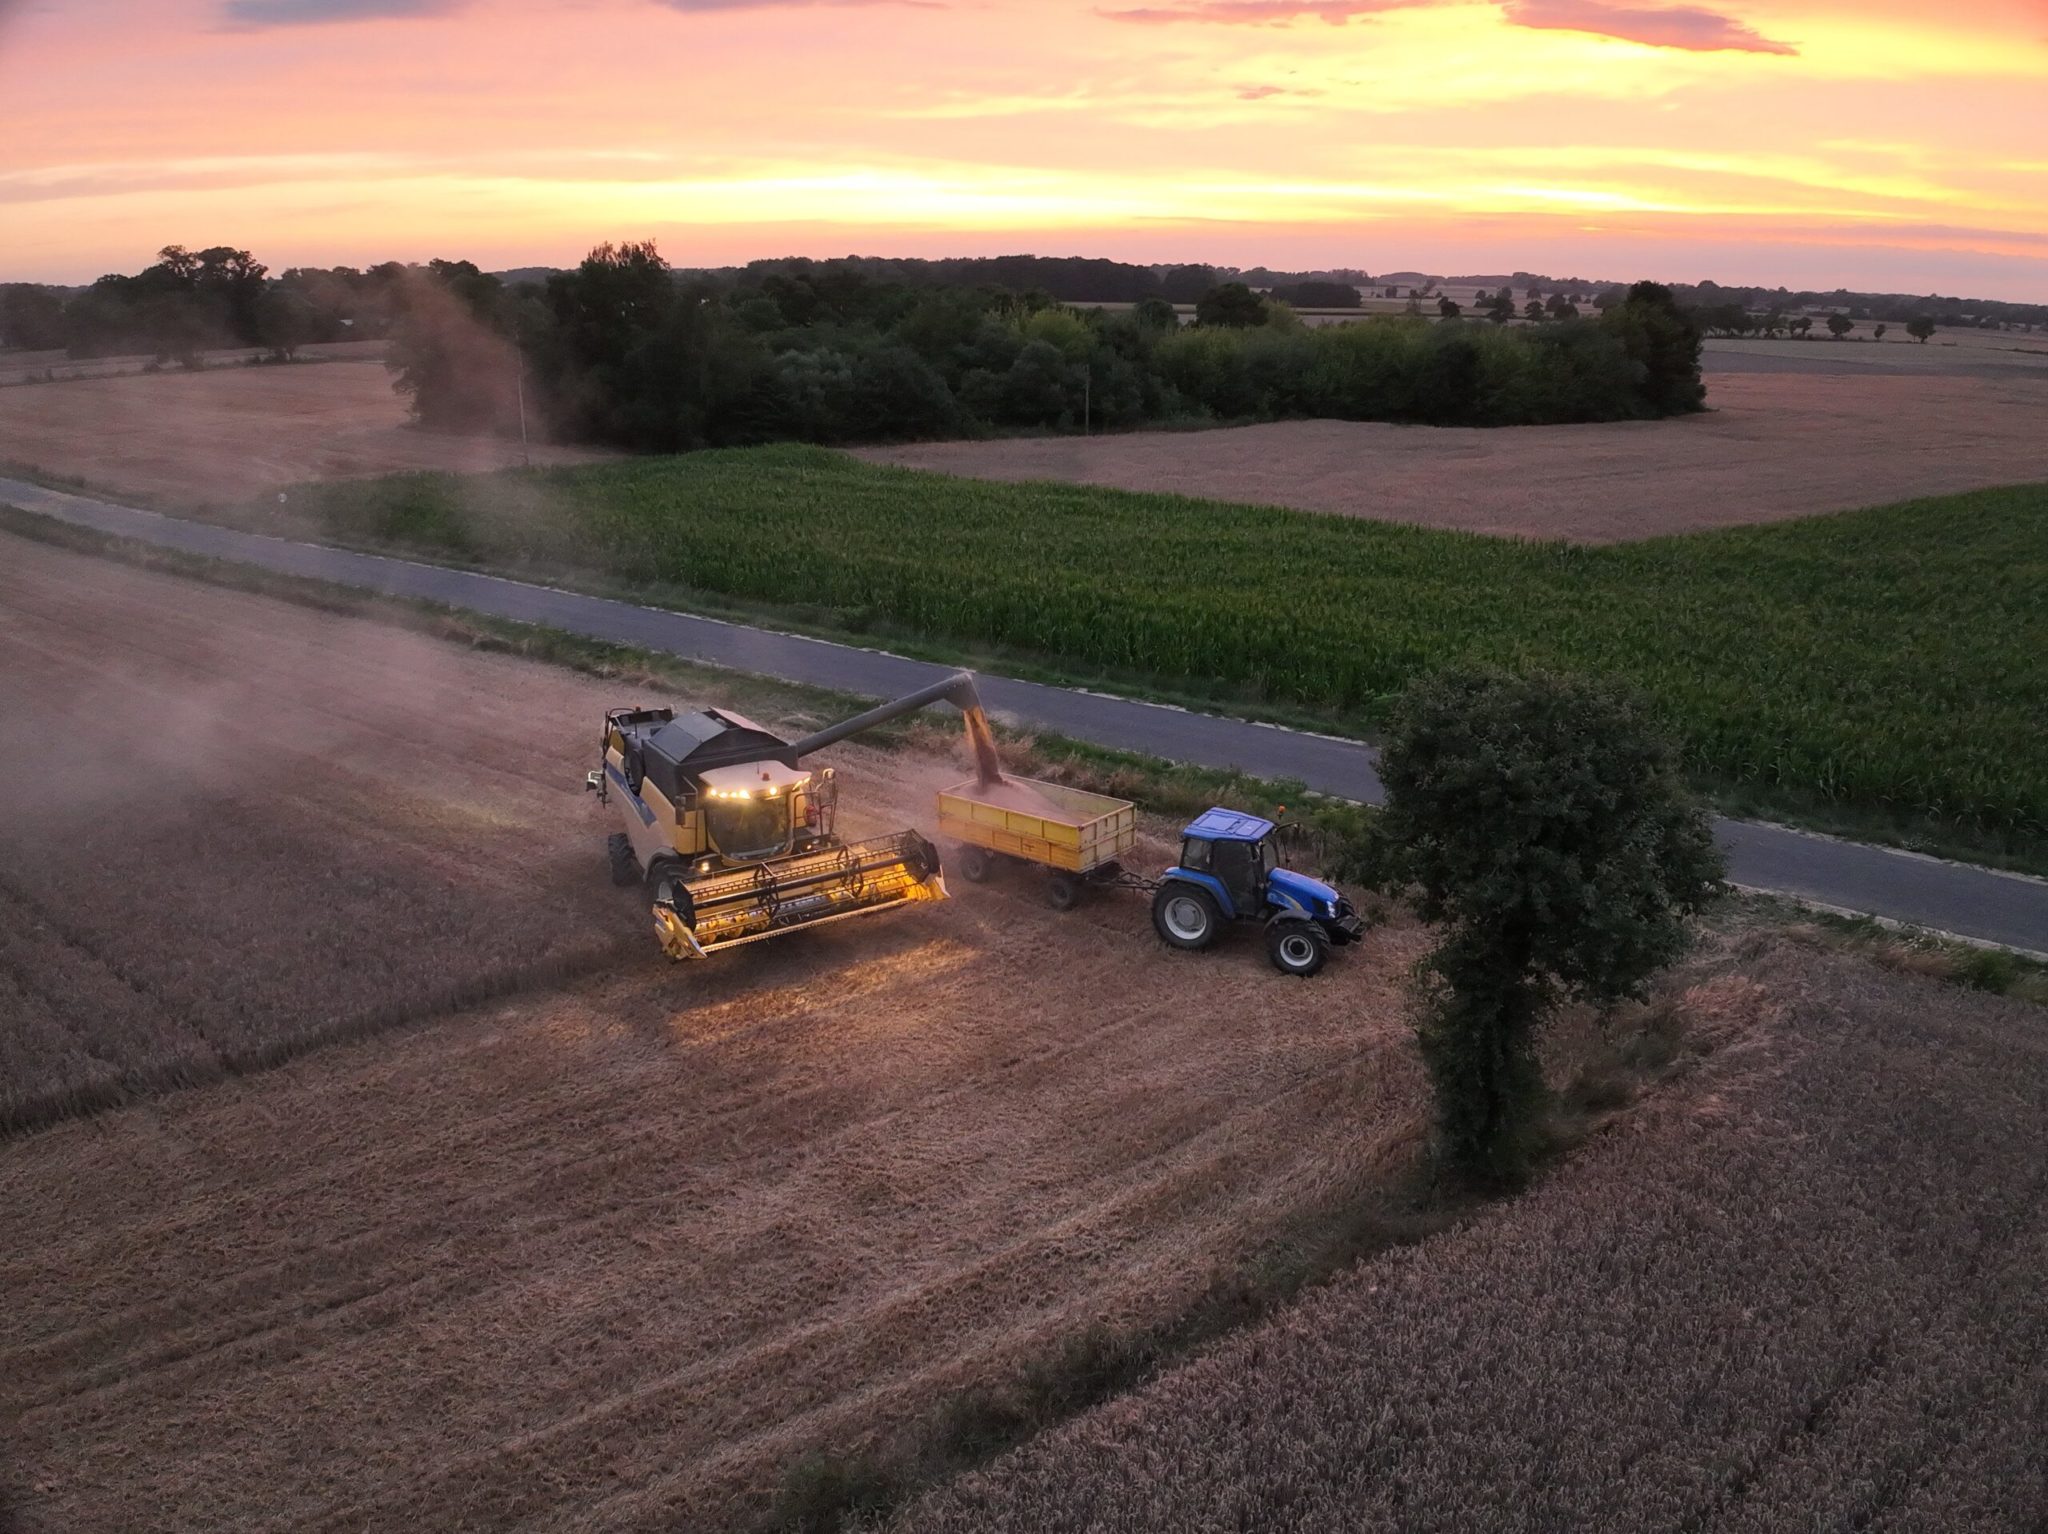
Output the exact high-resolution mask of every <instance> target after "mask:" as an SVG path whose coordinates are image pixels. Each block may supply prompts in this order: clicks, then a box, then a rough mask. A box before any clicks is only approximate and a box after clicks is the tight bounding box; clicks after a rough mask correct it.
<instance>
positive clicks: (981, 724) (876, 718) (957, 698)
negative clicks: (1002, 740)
mask: <svg viewBox="0 0 2048 1534" xmlns="http://www.w3.org/2000/svg"><path fill="white" fill-rule="evenodd" d="M934 703H950V704H952V705H953V707H955V708H957V709H958V710H960V718H961V720H962V721H963V722H964V723H965V724H966V726H967V743H968V744H969V745H970V746H972V747H973V748H974V770H975V775H976V776H977V777H978V778H979V779H980V780H981V781H982V782H983V783H1000V782H1001V781H1002V780H1003V768H1002V763H1001V761H1000V760H999V759H998V758H997V756H996V737H995V732H994V731H993V730H991V729H990V728H989V723H988V714H987V713H986V712H985V711H984V710H983V709H982V706H981V693H980V691H979V690H978V689H976V687H975V685H974V676H973V673H971V672H967V671H956V672H954V673H953V674H952V675H951V676H949V677H946V678H944V679H942V680H940V681H937V682H934V683H932V684H931V686H929V687H921V688H919V689H918V690H917V691H916V692H913V693H906V694H905V695H904V696H902V697H900V698H898V699H896V700H895V702H893V703H883V704H880V705H878V706H876V707H874V708H871V709H869V710H868V711H867V712H866V713H864V714H855V715H854V716H853V717H852V718H851V719H843V720H841V721H840V722H839V723H838V724H835V725H830V726H828V727H827V728H825V729H822V730H820V731H818V732H817V733H816V734H815V735H806V736H805V737H804V738H803V739H802V740H800V741H798V742H797V743H796V744H795V745H794V746H791V747H790V748H789V752H790V754H789V758H788V760H789V764H790V765H791V766H792V767H794V766H795V765H796V764H797V763H798V762H800V761H801V760H802V759H803V758H805V757H807V756H809V755H810V754H811V753H812V752H814V751H822V750H824V749H825V748H826V747H827V746H830V745H836V744H837V743H838V742H840V741H842V740H845V739H846V738H847V737H848V736H849V735H858V734H860V732H861V731H863V730H872V729H873V728H874V727H875V726H876V725H878V724H887V723H888V722H889V721H890V720H892V719H901V718H902V717H903V716H904V715H906V714H914V713H916V712H917V711H918V710H919V709H921V708H926V707H929V706H930V705H931V704H934Z"/></svg>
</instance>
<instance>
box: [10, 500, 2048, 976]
mask: <svg viewBox="0 0 2048 1534" xmlns="http://www.w3.org/2000/svg"><path fill="white" fill-rule="evenodd" d="M0 503H4V504H7V505H12V506H16V507H19V508H21V509H22V510H24V511H30V512H35V513H38V514H40V515H43V516H48V517H53V518H55V519H57V520H59V521H63V522H69V523H72V524H75V525H77V526H80V527H88V528H94V529H97V530H98V531H100V532H104V533H112V534H116V535H118V536H121V537H124V538H134V539H138V540H140V541H142V542H145V543H151V544H156V545H159V546H161V547H165V548H173V549H181V550H183V551H185V552H187V553H191V554H201V555H208V556H211V557H213V558H217V559H227V560H234V561H237V562H239V563H242V564H247V565H254V566H258V567H260V568H262V569H265V570H272V571H277V572H280V573H282V574H287V575H298V576H306V577H310V578H312V579H315V580H323V581H332V582H334V583H335V584H337V585H343V586H351V587H356V588H359V589H362V590H368V591H376V592H381V593H384V594H385V595H387V596H397V597H410V598H417V599H422V600H425V601H429V602H438V603H442V604H445V605H447V606H450V607H458V608H465V609H468V610H470V611H473V612H479V613H487V614H490V615H491V616H493V617H498V618H508V619H512V620H514V621H516V622H521V623H535V624H543V625H546V626H547V627H550V628H556V629H561V630H564V631H565V632H568V633H572V634H580V635H583V636H585V637H587V638H591V639H599V640H605V641H609V642H612V643H617V644H629V645H634V646H638V647H639V648H642V649H647V650H658V651H665V652H667V653H669V654H673V655H679V656H682V657H684V658H686V659H689V660H695V661H702V662H705V663H708V664H710V665H715V666H723V667H727V668H730V669H732V670H735V671H745V672H752V673H755V674H757V675H764V676H774V677H780V678H783V679H784V680H787V681H792V682H804V683H809V684H811V685H813V686H819V687H831V688H836V689H838V690H840V691H843V692H850V693H857V694H861V695H864V696H868V697H875V698H887V697H894V696H897V695H899V694H901V693H905V692H909V691H911V690H913V689H915V688H917V687H921V686H923V685H924V684H926V683H927V682H930V681H933V680H935V679H937V678H938V677H939V676H941V675H943V674H945V672H946V671H947V670H948V669H949V668H947V667H944V666H938V665H933V664H930V663H928V662H924V661H914V660H906V659H904V658H903V657H902V656H898V655H889V654H886V653H884V652H881V651H877V650H863V649H856V648H854V647H852V646H850V645H839V644H830V643H827V642H826V641H824V640H819V639H806V638H803V637H801V636H798V635H793V634H778V633H775V632H773V631H771V630H767V629H758V628H749V627H746V626H744V625H741V624H733V623H724V622H721V621H719V620H717V619H714V618H698V617H692V616H690V615H689V614H686V613H675V612H667V611H664V610H661V609H657V608H649V607H636V606H634V605H632V604H631V603H628V602H615V601H609V600H606V599H604V598H602V597H591V596H584V595H581V594H579V593H576V592H571V591H559V590H556V589H555V588H553V587H549V586H536V585H531V584H528V583H526V582H523V581H511V580H505V579H503V578H501V577H498V576H493V575H478V574H474V573H472V572H470V571H466V570H448V569H443V568H441V567H440V566H438V565H424V564H415V563H413V562H411V561H409V560H402V559H389V558H385V557H383V556H380V555H374V554H356V553H350V552H347V551H345V550H342V549H330V548H323V547H321V546H319V545H317V544H308V543H294V542H290V541H288V540H286V539H282V538H270V537H264V536H262V535H260V534H255V533H245V532H237V531H235V530H233V529H230V528H224V527H213V526H210V525H208V524H206V523H203V522H189V521H185V520H183V519H181V518H177V517H167V516H164V515H162V514H161V513H158V512H152V511H139V510H136V509H134V508H132V507H126V506H117V505H113V504H112V503H110V502H107V501H99V500H93V499H91V498H89V497H85V496H79V495H71V494H67V493H65V492H62V491H56V490H47V489H44V488H43V487H42V486H40V485H32V484H28V483H25V482H23V481H20V480H11V479H0ZM0 547H4V546H0ZM0 557H4V553H0ZM980 687H981V695H982V699H983V701H984V702H985V703H986V704H987V705H988V706H989V708H990V709H991V710H992V711H994V712H996V713H998V714H1001V715H1004V716H1007V717H1008V718H1010V719H1012V720H1015V721H1016V722H1018V723H1020V724H1025V725H1030V726H1035V727H1038V728H1042V729H1048V730H1053V731H1056V732H1058V733H1059V734H1062V735H1067V736H1071V737H1072V738H1074V739H1077V740H1085V741H1091V742H1093V743H1095V744H1097V745H1102V746H1110V747H1116V748H1121V749H1126V750H1131V751H1142V752H1146V753H1149V754H1150V755H1153V756H1159V757H1165V758H1167V759H1169V760H1172V761H1181V762H1191V763H1197V764H1200V765H1202V766H1208V767H1218V768H1238V769H1241V770H1243V771H1245V772H1250V773H1254V774H1256V775H1258V776H1260V777H1268V778H1294V779H1298V780H1299V781H1301V782H1303V783H1306V784H1307V785H1308V786H1309V787H1310V788H1313V789H1316V790H1318V791H1320V792H1322V793H1328V794H1338V795H1342V796H1343V797H1345V798H1349V799H1358V800H1362V801H1365V802H1368V803H1376V802H1378V801H1379V799H1380V798H1381V797H1382V790H1381V787H1380V780H1379V774H1378V773H1377V772H1376V771H1375V770H1374V765H1373V764H1374V753H1373V751H1372V749H1371V748H1370V747H1368V746H1363V745H1359V744H1358V743H1356V742H1355V741H1344V740H1334V739H1330V738H1328V737H1325V736H1320V735H1312V734H1306V733H1303V732H1301V731H1296V730H1283V729H1279V728H1277V727H1275V726H1271V725H1263V724H1253V723H1250V722H1247V721H1245V720H1241V719H1228V718H1223V717H1220V716H1217V715H1213V714H1196V713H1189V712H1187V711H1185V710H1182V709H1176V708H1168V707H1164V706H1162V705H1159V704H1155V703H1141V702H1135V701H1132V700H1130V699H1127V698H1115V697H1108V696H1105V695H1102V694H1099V693H1090V692H1079V691H1074V690H1072V689H1068V688H1062V687H1048V686H1043V685H1041V684H1039V683H1035V682H1020V681H1015V680H1013V679H1011V678H1007V677H998V676H989V675H986V674H984V675H982V676H981V678H980ZM1716 830H1717V833H1718V835H1719V837H1720V839H1721V843H1722V845H1723V847H1724V848H1725V849H1726V850H1727V853H1728V867H1729V877H1730V878H1731V879H1732V880H1733V881H1734V882H1735V883H1737V884H1740V885H1743V886H1745V887H1747V888H1751V889H1758V890H1769V891H1773V892H1776V893H1780V894H1785V895H1791V896H1794V897H1796V898H1798V899H1801V900H1806V901H1812V902H1815V903H1818V904H1821V905H1825V906H1830V907H1833V908H1836V909H1839V910H1843V911H1853V912H1861V913H1865V914H1868V915H1872V916H1878V917H1883V918H1885V919H1887V920H1892V921H1899V922H1904V923H1907V924H1909V925H1912V926H1916V927H1924V928H1928V929H1930V930H1933V931H1936V932H1943V933H1948V934H1951V935H1954V936H1957V937H1965V938H1971V939H1974V940H1976V941H1979V942H1988V943H1999V944H2003V945H2005V946H2007V947H2012V948H2019V949H2024V950H2027V951H2030V952H2035V953H2048V881H2044V880H2040V879H2030V878H2026V877H2023V876H2021V875H2018V874H2008V873H2002V872H1999V871H1997V870H1994V869H1984V868H1973V867H1968V866H1965V865H1962V864H1957V863H1948V862H1943V861H1940V860H1938V859H1934V858H1926V857H1920V856H1917V855H1915V854H1913V853H1906V852H1895V851H1891V850H1889V849H1887V848H1881V847H1870V846H1864V845H1860V844H1858V843H1854V842H1844V841H1838V840H1835V839H1833V838H1830V837H1822V836H1814V835H1811V834H1809V833H1806V832H1802V831H1793V830H1789V829H1787V828H1785V827H1782V826H1772V825H1763V824H1758V823H1756V822H1752V821H1735V820H1721V821H1718V822H1717V823H1716Z"/></svg>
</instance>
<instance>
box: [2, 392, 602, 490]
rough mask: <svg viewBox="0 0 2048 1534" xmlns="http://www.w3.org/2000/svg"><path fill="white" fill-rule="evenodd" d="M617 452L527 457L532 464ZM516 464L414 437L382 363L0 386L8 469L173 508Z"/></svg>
mask: <svg viewBox="0 0 2048 1534" xmlns="http://www.w3.org/2000/svg"><path fill="white" fill-rule="evenodd" d="M610 456H612V455H610V454H607V453H605V452H602V451H600V450H596V449H585V448H567V447H548V446H544V445H537V446H535V447H534V448H533V449H532V459H533V462H535V463H592V462H596V461H597V460H599V459H602V458H606V457H610ZM520 461H521V452H520V447H519V444H518V443H517V442H513V441H507V440H505V439H502V438H497V437H457V436H447V435H443V434H440V433H436V432H425V431H419V430H416V429H415V428H414V427H412V426H411V425H409V424H408V421H407V416H406V412H405V405H404V402H403V401H402V400H400V398H399V397H398V396H397V395H396V394H394V393H392V391H391V375H390V374H389V373H388V372H386V371H385V370H384V367H383V365H382V363H381V362H378V361H376V360H374V359H367V360H366V359H363V358H359V357H358V358H352V359H351V360H348V361H332V362H307V363H293V364H289V365H281V366H267V367H217V368H210V369H208V370H207V371H205V372H203V373H179V372H168V373H156V374H151V375H148V376H132V377H119V378H87V379H80V380H77V381H74V382H59V383H52V384H37V385H27V386H19V387H14V388H5V389H0V463H9V462H11V463H17V464H24V465H27V466H28V467H29V468H32V469H35V470H38V471H40V472H41V473H44V474H54V475H59V476H63V477H67V478H76V479H82V480H84V481H86V482H87V483H88V484H91V485H92V486H94V487H95V488H104V489H109V490H116V491H119V492H121V493H123V494H126V495H130V496H141V497H146V498H148V499H149V500H151V501H152V502H161V503H167V504H169V505H172V506H176V507H200V506H209V505H225V504H232V503H235V502H239V501H243V500H246V499H248V498H249V497H251V496H255V495H261V494H264V493H267V492H270V491H275V490H277V489H279V488H281V487H283V486H285V485H290V484H295V483H297V482H299V481H301V480H308V479H339V478H344V477H347V476H349V475H357V474H392V473H398V472H402V471H405V470H411V469H448V470H454V471H457V472H464V473H467V472H474V471H481V470H485V469H502V468H505V467H507V466H509V465H512V464H516V463H518V462H520Z"/></svg>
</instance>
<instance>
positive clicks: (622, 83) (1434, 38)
mask: <svg viewBox="0 0 2048 1534" xmlns="http://www.w3.org/2000/svg"><path fill="white" fill-rule="evenodd" d="M649 235H651V236H654V237H655V238H657V239H658V240H659V241H660V242H661V247H662V250H663V253H664V254H665V255H667V256H668V257H669V259H670V260H671V261H673V262H675V263H677V264H678V265H701V264H714V263H724V262H729V261H741V260H746V259H750V258H753V257H757V256H772V255H784V254H809V255H839V254H846V253H848V252H854V251H857V252H861V253H866V254H883V255H955V254H968V255H989V254H997V253H1000V252H1004V251H1018V250H1029V251H1034V252H1037V253H1040V254H1059V255H1073V254H1078V255H1106V256H1113V257H1118V258H1121V259H1127V260H1140V261H1169V260H1171V261H1180V260H1202V261H1215V262H1224V263H1229V264H1233V265H1247V266H1248V265H1253V264H1260V263H1263V264H1266V265H1270V266H1276V267H1321V266H1354V267H1363V268H1365V269H1366V270H1368V271H1389V270H1396V269H1421V270H1425V271H1433V272H1438V273H1460V272H1475V273H1477V272H1499V271H1511V270H1514V269H1516V268H1521V269H1526V270H1531V271H1542V272H1548V273H1550V274H1552V275H1556V276H1566V275H1579V276H1586V277H1590V278H1607V277H1614V278H1630V277H1635V276H1659V277H1665V278H1669V279H1673V280H1681V281H1693V280H1697V279H1699V278H1702V277H1713V278H1715V279H1717V280H1719V281H1722V282H1728V283H1735V282H1769V283H1772V284H1777V283H1785V284H1789V285H1791V286H1795V287H1799V286H1814V287H1834V286H1836V285H1846V286H1849V287H1855V288H1880V289H1888V290H1903V291H1910V292H1929V291H1935V290H1939V291H1941V292H1944V293H1954V292H1960V293H1964V294H1970V295H1980V296H1989V297H2005V298H2016V299H2032V300H2048V0H1974V3H1971V4H1956V3H1953V0H1950V3H1941V4H1937V3H1933V0H1725V4H1724V3H1723V0H1713V3H1712V4H1711V5H1709V4H1699V5H1661V4H1654V3H1649V0H1640V3H1638V0H1505V3H1488V4H1479V3H1461V0H1368V3H1363V4H1360V3H1346V0H1104V3H1101V4H1086V3H1069V0H895V3H889V0H811V3H794V0H189V3H181V0H148V3H144V0H0V280H37V281H60V282H79V281H89V280H91V279H92V278H93V277H95V276H98V275H99V274H100V273H102V272H106V271H112V270H122V271H133V270H136V269H137V268H139V267H141V266H143V265H146V264H148V262H149V260H150V259H151V258H152V256H153V253H154V251H155V250H156V248H157V247H159V246H161V245H164V244H168V243H172V242H178V243H183V244H187V245H192V246H200V245H210V244H233V245H238V246H246V247H248V248H250V249H252V250H253V251H255V253H256V254H257V255H258V256H259V257H260V258H261V259H263V260H265V261H267V262H268V263H269V264H270V265H271V267H272V268H273V269H281V268H283V267H285V266H290V265H298V264H313V265H323V266H324V265H331V264H334V263H337V262H343V263H348V264H351V265H358V266H360V265H367V264H369V263H372V262H375V261H379V260H385V259H394V258H395V259H401V260H421V259H424V258H426V257H429V256H450V257H454V256H467V257H470V258H472V259H474V260H476V261H478V262H479V263H481V264H483V265H485V266H488V267H503V266H512V265H526V264H544V265H566V264H570V263H573V262H574V261H575V260H576V259H578V258H579V257H580V256H581V255H582V253H583V251H584V250H585V249H586V248H587V247H588V246H590V245H592V244H594V243H596V242H597V241H599V240H604V239H612V238H638V237H644V236H649Z"/></svg>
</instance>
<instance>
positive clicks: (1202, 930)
mask: <svg viewBox="0 0 2048 1534" xmlns="http://www.w3.org/2000/svg"><path fill="white" fill-rule="evenodd" d="M1152 925H1153V927H1154V928H1155V929H1156V930H1157V931H1158V933H1159V935H1160V936H1161V937H1163V938H1165V939H1166V941H1167V942H1169V943H1171V944H1173V946H1174V947H1176V948H1186V949H1191V950H1195V949H1202V948H1208V947H1211V946H1213V945H1214V944H1215V942H1216V939H1217V938H1219V937H1221V936H1222V935H1223V912H1222V911H1221V910H1220V909H1219V908H1218V907H1217V904H1216V897H1215V896H1214V895H1212V894H1210V893H1209V892H1208V891H1207V890H1205V889H1203V888H1202V887H1201V885H1199V884H1187V883H1184V882H1182V881H1181V880H1178V879H1175V880H1171V881H1169V882H1168V883H1165V884H1162V885H1160V886H1159V893H1158V894H1156V895H1154V896H1153V897H1152Z"/></svg>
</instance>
